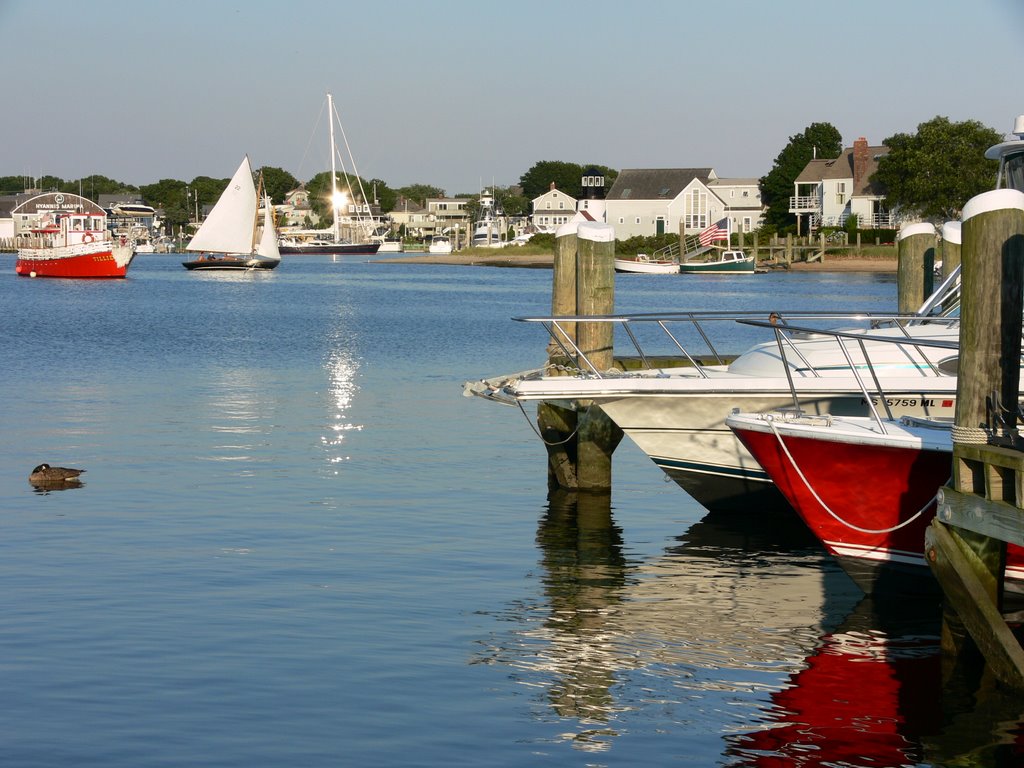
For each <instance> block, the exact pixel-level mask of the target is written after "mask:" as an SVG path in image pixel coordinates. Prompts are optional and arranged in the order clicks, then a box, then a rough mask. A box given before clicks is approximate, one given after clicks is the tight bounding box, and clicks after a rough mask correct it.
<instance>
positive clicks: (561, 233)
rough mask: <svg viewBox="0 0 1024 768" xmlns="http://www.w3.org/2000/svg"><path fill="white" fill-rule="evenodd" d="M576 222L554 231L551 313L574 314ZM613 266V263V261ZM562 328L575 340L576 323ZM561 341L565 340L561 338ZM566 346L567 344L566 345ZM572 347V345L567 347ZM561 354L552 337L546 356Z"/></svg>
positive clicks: (575, 308)
mask: <svg viewBox="0 0 1024 768" xmlns="http://www.w3.org/2000/svg"><path fill="white" fill-rule="evenodd" d="M577 228H578V225H577V224H563V225H562V226H561V227H559V228H558V231H557V232H556V233H555V257H554V261H553V262H552V275H553V276H552V281H551V314H552V315H556V316H558V315H576V314H579V313H578V311H577V307H576V251H577V242H578V238H577V235H576V230H577ZM613 268H614V263H613ZM562 328H563V330H564V331H565V334H566V336H567V337H568V339H569V340H570V341H572V342H573V343H575V341H576V324H575V323H564V324H562ZM562 341H563V343H564V342H565V341H566V340H565V339H562ZM567 346H568V345H567ZM569 348H570V349H572V347H569ZM559 354H562V352H561V349H560V348H559V347H558V345H557V344H555V340H554V339H552V340H551V343H550V344H549V345H548V357H549V358H550V357H551V356H552V355H559Z"/></svg>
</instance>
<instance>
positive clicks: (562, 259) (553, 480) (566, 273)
mask: <svg viewBox="0 0 1024 768" xmlns="http://www.w3.org/2000/svg"><path fill="white" fill-rule="evenodd" d="M576 228H577V225H576V224H564V225H562V226H561V227H559V228H558V231H557V232H556V233H555V257H554V262H553V263H552V279H551V314H552V315H553V316H565V315H576V314H579V312H578V310H577V307H576V251H577V236H576ZM560 325H561V328H562V329H563V330H564V331H565V334H566V336H567V337H568V338H567V339H562V342H563V343H565V346H566V347H567V348H568V349H570V350H571V349H572V344H575V343H576V324H575V323H562V324H560ZM547 353H548V365H549V366H554V365H557V364H558V363H559V362H562V363H564V364H566V365H568V364H570V363H571V362H572V361H570V360H566V359H565V358H564V354H565V353H564V352H563V351H562V349H561V347H559V346H558V344H556V343H555V340H554V339H552V340H551V341H550V342H549V343H548V349H547ZM577 424H578V414H577V412H576V411H575V410H572V409H569V408H561V407H559V406H556V405H553V404H552V403H548V402H541V403H538V404H537V429H538V431H539V432H540V436H541V438H542V439H543V440H544V445H545V447H546V448H547V451H548V487H549V488H576V487H577V479H576V440H575V434H576V428H577Z"/></svg>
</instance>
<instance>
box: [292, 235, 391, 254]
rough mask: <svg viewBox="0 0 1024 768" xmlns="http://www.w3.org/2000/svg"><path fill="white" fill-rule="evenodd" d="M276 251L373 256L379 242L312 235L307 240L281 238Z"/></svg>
mask: <svg viewBox="0 0 1024 768" xmlns="http://www.w3.org/2000/svg"><path fill="white" fill-rule="evenodd" d="M277 248H278V251H279V252H280V253H281V254H283V255H297V256H301V255H306V256H373V255H374V254H376V253H377V251H378V250H380V243H352V242H348V241H346V240H330V239H324V238H322V237H314V238H310V239H309V240H300V239H298V238H282V239H281V240H280V241H279V242H278V246H277Z"/></svg>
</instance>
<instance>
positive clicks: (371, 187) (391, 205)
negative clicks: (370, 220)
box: [366, 179, 398, 213]
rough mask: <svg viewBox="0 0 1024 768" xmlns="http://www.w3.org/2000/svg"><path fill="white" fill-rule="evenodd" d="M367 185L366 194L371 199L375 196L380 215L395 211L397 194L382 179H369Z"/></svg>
mask: <svg viewBox="0 0 1024 768" xmlns="http://www.w3.org/2000/svg"><path fill="white" fill-rule="evenodd" d="M367 184H368V186H367V187H366V194H368V195H369V196H370V197H371V198H373V197H374V196H376V200H377V203H378V204H379V205H380V211H381V213H390V212H391V211H393V210H394V209H395V203H397V202H398V193H397V192H396V191H395V190H393V189H392V188H391V187H389V186H388V185H387V182H386V181H384V180H383V179H370V180H369V181H368V182H367Z"/></svg>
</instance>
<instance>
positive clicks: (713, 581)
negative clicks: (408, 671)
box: [478, 494, 1024, 768]
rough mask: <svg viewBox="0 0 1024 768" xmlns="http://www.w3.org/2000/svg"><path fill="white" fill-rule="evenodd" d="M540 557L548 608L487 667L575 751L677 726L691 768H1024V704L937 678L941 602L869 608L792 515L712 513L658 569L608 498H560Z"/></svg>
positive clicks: (494, 643) (521, 616)
mask: <svg viewBox="0 0 1024 768" xmlns="http://www.w3.org/2000/svg"><path fill="white" fill-rule="evenodd" d="M537 541H538V544H539V547H540V550H541V565H542V567H543V568H542V576H541V578H542V590H543V599H542V600H540V601H538V602H537V603H536V604H529V603H528V602H523V603H519V604H516V605H515V606H513V607H511V608H510V609H509V614H510V615H508V616H505V617H502V618H504V619H506V620H508V621H511V622H513V623H514V624H515V625H516V628H515V629H513V630H512V631H511V632H508V633H504V634H501V635H499V636H497V637H494V638H491V642H490V643H488V644H487V650H486V651H485V652H484V653H483V654H482V655H481V658H479V659H478V661H480V662H483V663H500V664H505V665H507V666H509V667H511V668H513V669H514V670H515V678H516V679H517V681H518V682H520V683H521V684H522V685H524V686H525V687H526V688H527V689H528V690H530V691H533V692H536V695H535V697H534V699H533V701H532V708H533V709H534V717H536V718H537V719H538V720H542V721H543V720H551V719H552V718H554V719H555V720H556V721H557V727H558V728H559V730H560V734H559V738H561V739H562V740H564V741H571V743H572V746H573V747H575V748H576V749H580V750H583V751H587V752H605V751H613V750H614V749H615V747H616V742H618V741H621V742H622V748H623V750H624V753H625V751H626V750H630V753H631V754H632V751H633V750H635V749H637V748H639V745H640V744H641V743H643V744H647V743H650V741H649V739H650V738H653V737H655V736H656V735H657V734H663V733H665V731H664V727H665V722H666V721H668V722H671V723H674V724H675V730H676V731H677V732H676V734H675V735H676V736H680V734H682V738H683V739H684V741H686V742H687V743H688V744H690V743H692V745H693V752H692V754H690V757H691V758H695V759H697V760H698V762H695V763H692V764H700V762H699V761H700V760H703V759H705V758H707V760H708V764H725V765H730V766H758V767H759V768H763V767H765V766H770V767H771V768H776V767H778V768H781V767H782V766H837V765H843V766H875V767H878V766H905V765H914V764H919V763H922V762H927V761H929V760H935V761H937V762H941V763H942V764H946V762H945V761H948V760H956V759H960V758H962V756H963V755H966V754H973V753H982V754H986V755H992V756H993V757H992V760H991V761H988V762H982V763H977V764H984V765H1020V764H1024V749H1022V747H1021V746H1020V744H1021V741H1022V739H1021V732H1022V729H1021V725H1020V722H1021V715H1022V713H1024V703H1022V701H1021V700H1020V699H1019V698H1015V697H1014V696H1013V694H1006V693H998V692H996V691H994V690H992V686H991V685H990V684H987V683H986V682H985V679H984V678H982V677H980V676H977V675H976V674H975V673H974V672H966V671H965V670H952V671H951V670H944V669H943V668H942V659H941V654H940V649H939V630H940V620H941V612H940V607H939V604H938V602H937V601H928V600H918V601H916V602H914V601H900V602H896V601H893V602H891V603H884V602H876V601H874V600H872V599H871V598H869V597H864V596H863V593H862V592H861V591H860V590H859V589H858V588H857V587H856V586H855V585H854V584H853V582H852V581H850V579H849V578H848V577H847V576H846V575H845V574H844V573H843V572H842V571H841V570H840V569H839V567H838V566H836V565H835V563H834V562H833V561H832V560H831V559H830V558H829V557H828V555H827V554H826V553H825V552H824V551H822V549H821V547H820V545H818V544H817V542H816V541H815V540H814V538H813V536H812V535H811V534H810V532H809V531H808V530H807V529H806V527H804V526H802V525H800V524H799V523H798V521H795V520H794V519H793V517H792V516H777V517H773V516H767V515H766V516H764V517H762V518H757V519H755V518H754V517H753V516H743V519H742V520H740V519H738V518H737V516H735V515H730V514H729V513H709V514H708V515H707V516H706V517H705V518H703V519H702V520H700V521H699V522H697V523H695V524H694V525H692V526H691V527H690V528H689V529H688V530H687V532H686V533H685V534H684V535H683V536H681V537H680V539H679V542H680V543H679V545H678V546H675V547H672V548H670V549H669V550H667V551H666V552H665V553H664V554H663V555H662V556H660V557H657V558H653V559H651V560H649V561H645V560H643V559H637V558H633V557H631V556H630V555H629V553H628V549H627V548H626V547H625V546H624V543H623V537H622V532H621V530H620V529H619V527H618V526H617V525H616V524H615V523H614V521H613V518H612V513H611V505H610V501H609V498H608V497H607V496H600V495H597V496H593V495H586V496H584V495H580V496H579V497H578V498H577V497H576V496H573V495H568V494H565V495H553V496H552V498H551V499H550V500H549V505H548V509H547V513H546V514H545V515H544V517H543V518H542V520H541V521H540V525H539V527H538V534H537ZM722 712H728V713H730V715H731V717H732V718H733V719H734V722H732V723H731V724H727V725H726V726H725V728H724V730H723V727H722V725H721V716H722V715H721V713H722ZM708 723H716V725H715V726H712V727H711V730H709V729H708V728H707V727H706V726H707V724H708ZM570 724H571V725H570ZM716 729H717V733H716V732H715V730H716ZM723 740H724V744H723ZM627 742H628V743H627ZM1000 755H1006V756H1007V757H1006V759H1005V761H1003V760H1002V758H1001V757H998V756H1000ZM669 756H670V754H669V753H666V757H669ZM723 758H724V762H722V761H723ZM640 762H643V761H642V760H641V761H640ZM970 764H975V763H970Z"/></svg>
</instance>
